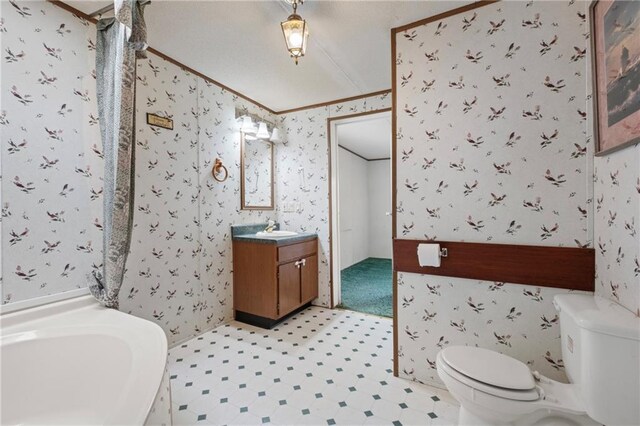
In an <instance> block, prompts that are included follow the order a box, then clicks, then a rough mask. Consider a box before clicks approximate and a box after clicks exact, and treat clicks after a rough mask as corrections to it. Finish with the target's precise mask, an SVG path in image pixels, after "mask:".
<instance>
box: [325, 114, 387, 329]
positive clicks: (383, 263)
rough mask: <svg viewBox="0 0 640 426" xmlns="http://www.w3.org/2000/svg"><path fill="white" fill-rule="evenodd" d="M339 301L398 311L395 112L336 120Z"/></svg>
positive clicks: (334, 230)
mask: <svg viewBox="0 0 640 426" xmlns="http://www.w3.org/2000/svg"><path fill="white" fill-rule="evenodd" d="M329 133H330V135H331V136H330V137H331V152H332V156H331V157H332V158H331V161H332V164H331V166H332V168H331V169H332V173H331V178H332V182H331V188H332V227H331V228H332V235H331V236H332V253H333V255H332V262H333V265H332V275H333V294H332V295H333V301H334V305H335V306H336V307H338V308H344V309H349V310H353V311H358V312H364V313H368V314H373V315H379V316H385V317H392V316H393V304H392V299H393V281H392V279H393V277H392V260H391V259H392V200H391V184H392V182H391V113H390V111H388V110H381V111H371V112H367V113H362V114H354V115H351V116H346V117H337V118H332V119H331V121H330V131H329Z"/></svg>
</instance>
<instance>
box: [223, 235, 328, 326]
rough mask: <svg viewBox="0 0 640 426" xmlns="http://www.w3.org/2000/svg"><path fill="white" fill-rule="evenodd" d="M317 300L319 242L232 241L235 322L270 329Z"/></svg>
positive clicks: (315, 239)
mask: <svg viewBox="0 0 640 426" xmlns="http://www.w3.org/2000/svg"><path fill="white" fill-rule="evenodd" d="M316 297H318V239H317V238H313V239H308V240H303V241H295V242H292V243H290V244H281V245H278V244H273V243H263V242H253V241H233V309H234V312H235V319H236V320H238V321H242V322H246V323H249V324H252V325H256V326H259V327H264V328H271V327H273V326H274V325H275V324H276V323H278V321H279V320H281V319H282V318H284V317H285V316H287V315H288V314H290V313H292V312H294V311H296V310H298V309H300V308H301V307H304V306H305V305H307V304H309V303H310V302H311V301H312V300H313V299H315V298H316Z"/></svg>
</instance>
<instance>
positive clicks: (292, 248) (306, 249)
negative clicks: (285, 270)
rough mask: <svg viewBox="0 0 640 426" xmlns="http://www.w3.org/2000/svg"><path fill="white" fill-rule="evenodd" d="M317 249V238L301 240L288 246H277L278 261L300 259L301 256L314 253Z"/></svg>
mask: <svg viewBox="0 0 640 426" xmlns="http://www.w3.org/2000/svg"><path fill="white" fill-rule="evenodd" d="M317 251H318V240H317V239H314V240H311V241H303V242H301V243H296V244H291V245H289V246H284V247H278V262H279V263H283V262H287V261H289V260H295V259H300V258H302V257H306V256H309V255H311V254H315V253H316V252H317Z"/></svg>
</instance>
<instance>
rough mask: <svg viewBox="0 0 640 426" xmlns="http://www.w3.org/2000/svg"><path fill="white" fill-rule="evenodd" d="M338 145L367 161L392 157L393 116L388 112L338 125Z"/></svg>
mask: <svg viewBox="0 0 640 426" xmlns="http://www.w3.org/2000/svg"><path fill="white" fill-rule="evenodd" d="M336 130H337V137H336V139H337V141H338V145H339V146H341V147H343V148H346V149H348V150H349V151H351V152H353V153H355V154H357V155H359V156H360V157H363V158H364V159H366V160H379V159H381V158H390V157H391V114H390V113H388V112H386V113H382V114H376V115H372V116H367V117H365V118H360V119H358V120H356V121H346V122H338V124H336Z"/></svg>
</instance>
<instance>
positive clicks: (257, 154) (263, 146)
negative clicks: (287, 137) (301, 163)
mask: <svg viewBox="0 0 640 426" xmlns="http://www.w3.org/2000/svg"><path fill="white" fill-rule="evenodd" d="M240 199H241V208H242V209H243V210H273V143H271V142H269V141H265V140H262V139H248V138H247V137H246V136H245V134H244V133H241V143H240Z"/></svg>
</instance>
